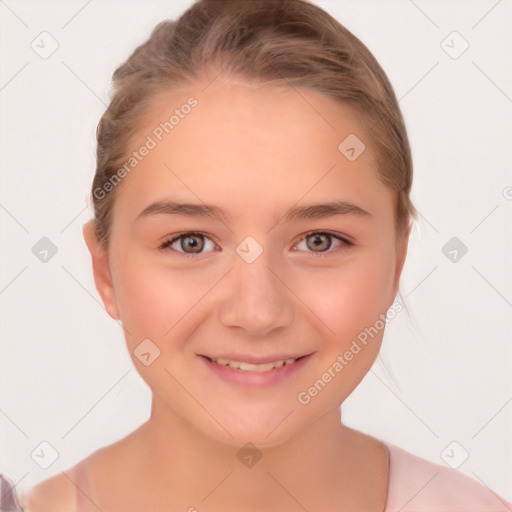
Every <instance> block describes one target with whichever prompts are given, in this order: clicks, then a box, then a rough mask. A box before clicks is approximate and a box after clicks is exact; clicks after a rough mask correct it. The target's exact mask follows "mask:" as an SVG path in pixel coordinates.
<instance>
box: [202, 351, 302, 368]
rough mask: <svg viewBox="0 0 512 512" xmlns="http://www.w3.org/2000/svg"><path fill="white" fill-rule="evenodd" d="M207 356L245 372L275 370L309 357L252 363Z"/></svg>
mask: <svg viewBox="0 0 512 512" xmlns="http://www.w3.org/2000/svg"><path fill="white" fill-rule="evenodd" d="M203 357H206V359H208V360H209V361H210V362H211V363H216V364H218V365H219V366H229V367H230V368H235V369H236V370H241V371H243V372H268V371H271V370H275V369H277V368H282V367H283V366H286V365H288V366H290V365H292V364H294V363H295V362H296V361H299V360H300V359H302V358H304V357H307V355H306V356H299V357H291V358H286V359H277V360H275V361H269V362H265V363H260V364H258V363H250V362H247V361H239V360H235V359H223V358H217V359H216V358H213V357H208V356H203Z"/></svg>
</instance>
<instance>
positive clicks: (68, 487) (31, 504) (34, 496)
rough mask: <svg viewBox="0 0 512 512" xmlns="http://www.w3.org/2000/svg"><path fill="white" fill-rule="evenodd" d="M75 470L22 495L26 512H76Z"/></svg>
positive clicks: (51, 479) (60, 474)
mask: <svg viewBox="0 0 512 512" xmlns="http://www.w3.org/2000/svg"><path fill="white" fill-rule="evenodd" d="M73 476H74V468H71V469H69V470H66V471H62V472H61V473H58V474H56V475H54V476H52V477H50V478H48V479H46V480H43V481H42V482H40V483H38V484H36V485H35V486H34V487H31V488H29V489H27V490H25V491H23V492H22V493H21V499H20V501H21V503H22V505H23V510H24V511H25V512H75V511H76V494H77V492H76V485H75V484H74V482H73V480H74V478H73Z"/></svg>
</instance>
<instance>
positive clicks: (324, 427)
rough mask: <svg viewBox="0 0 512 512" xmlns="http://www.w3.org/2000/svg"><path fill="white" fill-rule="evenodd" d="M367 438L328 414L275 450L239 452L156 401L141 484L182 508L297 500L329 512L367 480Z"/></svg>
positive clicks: (142, 442)
mask: <svg viewBox="0 0 512 512" xmlns="http://www.w3.org/2000/svg"><path fill="white" fill-rule="evenodd" d="M367 437H368V436H364V435H363V434H360V433H358V432H356V431H354V430H352V429H350V428H348V427H346V426H344V425H343V424H342V422H341V411H340V409H333V410H331V411H329V412H328V413H326V414H324V415H323V416H322V417H320V418H319V419H317V420H316V421H314V422H313V423H312V424H310V425H308V426H307V427H305V428H304V429H303V430H302V431H300V432H299V433H298V434H296V435H295V436H294V437H293V438H291V439H289V440H288V441H287V442H285V443H282V444H280V445H279V446H273V447H271V448H263V449H258V448H257V447H256V448H254V449H252V450H251V449H245V450H241V448H242V447H241V446H233V445H229V444H226V443H224V442H220V441H219V440H217V439H215V438H212V437H210V436H209V435H207V434H206V433H204V432H203V431H200V430H198V429H197V428H195V427H194V426H193V425H191V424H189V423H186V422H185V421H184V420H183V419H182V418H181V417H179V416H177V415H175V414H173V412H172V411H170V410H169V407H168V406H167V405H165V404H163V403H161V402H159V400H158V399H156V398H154V399H153V403H152V412H151V417H150V419H149V420H148V421H147V422H146V423H145V424H144V425H142V426H141V427H140V428H139V429H138V431H137V438H136V439H137V445H138V447H139V450H138V453H139V457H140V458H141V459H142V461H141V464H140V465H139V466H140V467H142V468H143V469H144V475H145V480H146V482H147V483H148V486H149V485H150V487H152V488H153V489H155V488H158V489H159V490H163V491H162V492H164V493H165V495H166V496H165V498H164V497H162V498H164V499H168V500H169V502H171V499H172V503H177V501H176V500H177V499H178V500H179V503H180V505H181V506H182V507H186V508H184V509H183V510H191V511H193V510H194V508H196V509H197V510H199V511H200V510H201V509H206V508H207V509H208V510H212V511H213V510H226V504H227V503H229V504H230V506H231V507H232V509H233V510H244V511H247V512H249V511H251V510H262V509H265V510H267V511H272V510H281V511H284V510H298V509H297V506H298V505H297V503H300V504H301V505H302V506H303V507H305V508H306V509H308V506H307V505H308V504H309V505H310V506H313V507H314V508H319V509H321V508H322V507H321V506H320V505H322V504H324V501H322V500H325V507H327V508H329V504H331V507H332V503H333V501H332V500H333V496H336V497H338V498H339V499H341V500H344V501H345V503H356V502H355V501H351V499H352V498H350V495H351V494H352V495H353V494H354V482H355V481H356V480H357V481H358V482H360V481H361V480H364V479H365V476H366V475H364V471H366V469H367V468H366V469H365V468H364V467H363V466H364V463H362V461H361V453H360V452H361V450H360V449H361V448H362V447H363V446H368V444H367V443H366V445H365V444H364V442H363V441H364V439H363V438H367ZM258 457H259V460H257V459H258ZM149 483H150V484H149ZM148 488H149V487H148ZM182 501H183V503H181V502H182ZM325 507H323V508H325Z"/></svg>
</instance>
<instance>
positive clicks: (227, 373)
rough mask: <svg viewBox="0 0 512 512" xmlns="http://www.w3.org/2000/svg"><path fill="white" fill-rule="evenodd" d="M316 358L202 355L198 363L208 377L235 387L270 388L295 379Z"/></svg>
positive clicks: (309, 355)
mask: <svg viewBox="0 0 512 512" xmlns="http://www.w3.org/2000/svg"><path fill="white" fill-rule="evenodd" d="M312 355H313V353H310V354H306V355H302V356H294V355H291V354H282V355H281V354H280V355H276V356H272V357H267V358H255V357H252V356H242V355H234V354H229V355H228V354H225V355H224V354H223V355H222V356H221V357H220V356H219V357H213V356H205V355H198V359H199V360H200V362H201V364H202V367H203V368H205V370H206V371H207V373H208V374H210V375H211V376H214V377H215V378H216V379H220V380H221V381H224V382H226V383H228V384H230V385H232V386H236V387H245V388H268V387H272V386H276V385H278V384H281V383H283V382H285V381H287V380H289V379H291V378H292V377H293V376H294V375H295V374H297V372H300V370H301V368H303V367H304V365H306V364H307V363H308V361H309V360H310V359H311V356H312Z"/></svg>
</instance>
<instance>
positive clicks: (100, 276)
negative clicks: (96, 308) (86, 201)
mask: <svg viewBox="0 0 512 512" xmlns="http://www.w3.org/2000/svg"><path fill="white" fill-rule="evenodd" d="M82 233H83V236H84V240H85V244H86V245H87V248H88V249H89V253H90V254H91V260H92V272H93V276H94V283H95V284H96V290H98V293H99V294H100V297H101V300H102V302H103V306H104V307H105V309H106V311H107V313H108V314H109V315H110V316H111V317H112V318H114V319H115V320H119V319H120V315H119V309H118V307H117V302H116V297H115V292H114V284H113V281H112V275H111V272H110V264H109V260H108V253H107V251H106V250H105V249H104V248H103V247H102V246H101V245H100V243H99V242H98V240H97V239H96V234H95V232H94V220H93V219H91V220H90V221H88V222H86V223H85V224H84V225H83V226H82Z"/></svg>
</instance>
